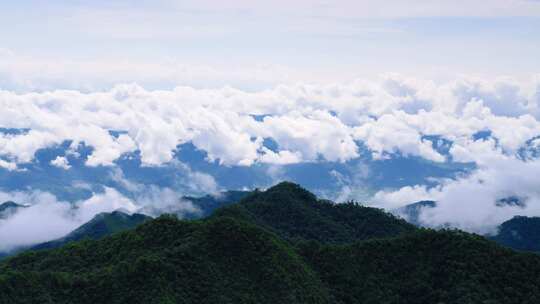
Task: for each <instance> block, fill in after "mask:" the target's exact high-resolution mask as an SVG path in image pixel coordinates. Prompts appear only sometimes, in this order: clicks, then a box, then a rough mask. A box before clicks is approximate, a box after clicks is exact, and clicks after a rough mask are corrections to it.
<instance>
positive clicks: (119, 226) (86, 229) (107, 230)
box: [30, 211, 152, 250]
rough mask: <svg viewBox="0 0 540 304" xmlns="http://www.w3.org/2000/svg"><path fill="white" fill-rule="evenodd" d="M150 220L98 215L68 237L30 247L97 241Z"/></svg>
mask: <svg viewBox="0 0 540 304" xmlns="http://www.w3.org/2000/svg"><path fill="white" fill-rule="evenodd" d="M150 219H152V218H151V217H149V216H146V215H143V214H139V213H135V214H127V213H124V212H122V211H113V212H111V213H100V214H97V215H96V216H94V218H93V219H91V220H90V221H89V222H87V223H85V224H84V225H82V226H80V227H79V228H77V229H75V230H73V231H72V232H70V233H69V234H68V235H66V236H64V237H62V238H60V239H56V240H53V241H50V242H46V243H41V244H38V245H35V246H32V247H31V248H30V249H31V250H38V249H49V248H57V247H60V246H62V245H65V244H67V243H70V242H75V241H80V240H85V239H90V240H97V239H100V238H102V237H105V236H109V235H112V234H114V233H117V232H121V231H125V230H129V229H133V228H135V227H137V226H138V225H140V224H142V223H144V222H146V221H148V220H150Z"/></svg>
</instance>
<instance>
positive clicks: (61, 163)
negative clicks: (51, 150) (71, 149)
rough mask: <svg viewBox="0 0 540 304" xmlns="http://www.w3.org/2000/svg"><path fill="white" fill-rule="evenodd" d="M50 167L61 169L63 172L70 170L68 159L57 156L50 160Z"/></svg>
mask: <svg viewBox="0 0 540 304" xmlns="http://www.w3.org/2000/svg"><path fill="white" fill-rule="evenodd" d="M51 165H52V166H55V167H58V168H62V169H64V170H69V168H71V166H70V165H69V161H68V159H67V158H65V157H63V156H58V157H56V158H55V159H53V160H51Z"/></svg>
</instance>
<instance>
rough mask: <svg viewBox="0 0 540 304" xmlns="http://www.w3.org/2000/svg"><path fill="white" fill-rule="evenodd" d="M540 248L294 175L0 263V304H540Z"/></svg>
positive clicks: (26, 253) (30, 252) (33, 251)
mask: <svg viewBox="0 0 540 304" xmlns="http://www.w3.org/2000/svg"><path fill="white" fill-rule="evenodd" d="M539 302H540V256H539V255H536V254H533V253H524V252H517V251H514V250H511V249H508V248H504V247H502V246H500V245H498V244H496V243H495V242H493V241H492V240H488V239H486V238H484V237H481V236H478V235H474V234H469V233H465V232H462V231H458V230H439V231H436V230H430V229H423V228H416V227H415V226H413V225H411V224H408V223H407V222H405V221H403V220H402V219H399V218H396V217H394V216H393V215H391V214H388V213H386V212H384V211H382V210H379V209H374V208H369V207H364V206H361V205H360V204H357V203H353V202H350V203H346V204H333V203H332V202H329V201H325V200H319V199H317V198H316V197H315V195H313V194H312V193H310V192H308V191H306V190H305V189H303V188H301V187H300V186H298V185H296V184H292V183H281V184H278V185H276V186H274V187H272V188H270V189H268V190H266V191H255V192H253V193H251V194H249V195H247V196H245V197H244V198H242V199H241V200H240V201H239V202H238V203H236V204H232V205H228V206H225V207H223V208H221V209H218V210H216V211H215V212H214V214H213V215H212V216H210V217H208V218H205V219H198V220H178V219H177V218H176V217H174V216H170V215H164V216H161V217H159V218H157V219H154V220H145V221H143V222H142V223H141V224H140V225H138V226H137V227H136V228H135V229H132V230H128V231H122V232H118V233H115V234H113V235H112V236H108V237H105V238H102V239H99V240H88V239H87V240H81V241H76V242H71V243H68V244H67V245H64V246H62V247H60V248H55V249H45V250H31V251H27V252H24V253H22V254H19V255H17V256H15V257H12V258H9V259H6V260H4V261H3V262H2V263H0V303H10V304H11V303H55V304H57V303H373V304H375V303H377V304H380V303H400V304H403V303H404V304H407V303H411V304H412V303H426V304H428V303H429V304H434V303H441V304H442V303H445V304H449V303H456V304H457V303H459V304H467V303H471V304H472V303H475V304H476V303H484V304H488V303H489V304H495V303H500V304H511V303H519V304H526V303H531V304H532V303H539Z"/></svg>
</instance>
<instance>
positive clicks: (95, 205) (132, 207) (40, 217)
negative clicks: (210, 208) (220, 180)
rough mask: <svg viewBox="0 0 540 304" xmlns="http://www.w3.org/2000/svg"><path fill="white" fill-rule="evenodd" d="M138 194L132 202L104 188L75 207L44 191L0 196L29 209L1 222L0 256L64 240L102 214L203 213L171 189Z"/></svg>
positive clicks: (149, 189)
mask: <svg viewBox="0 0 540 304" xmlns="http://www.w3.org/2000/svg"><path fill="white" fill-rule="evenodd" d="M118 178H121V177H118ZM139 190H140V191H139V192H136V193H135V197H134V198H133V199H129V198H127V197H125V196H124V195H122V194H120V193H119V192H118V191H117V190H115V189H113V188H108V187H105V189H104V192H103V193H95V194H94V195H93V196H92V197H90V198H89V199H87V200H82V201H77V202H74V203H69V202H64V201H59V200H58V199H57V198H56V197H55V196H54V195H52V194H50V193H47V192H42V191H25V192H0V202H4V201H8V200H11V201H14V202H17V203H19V204H25V205H28V206H29V207H27V208H22V209H20V210H18V211H17V212H16V213H15V214H14V215H12V216H11V217H8V218H7V219H4V220H0V252H4V251H9V250H12V249H15V248H17V247H21V246H29V245H32V244H36V243H41V242H46V241H50V240H53V239H57V238H60V237H63V236H65V235H66V234H68V233H69V232H71V231H72V230H74V229H75V228H77V227H78V226H80V225H82V224H84V223H86V222H88V221H89V220H90V219H92V218H93V217H94V216H95V215H96V214H98V213H101V212H112V211H115V210H122V211H124V212H129V213H133V212H140V213H145V214H148V215H151V216H157V215H160V214H162V213H175V214H177V215H178V216H180V217H183V216H185V215H188V214H189V215H198V214H199V213H200V210H199V209H198V207H196V206H194V205H193V204H192V203H191V202H189V201H184V200H182V199H181V197H182V195H181V194H180V193H178V192H176V191H174V190H172V189H169V188H159V187H157V186H154V185H151V186H142V185H139Z"/></svg>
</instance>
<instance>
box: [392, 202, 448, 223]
mask: <svg viewBox="0 0 540 304" xmlns="http://www.w3.org/2000/svg"><path fill="white" fill-rule="evenodd" d="M436 206H437V203H436V202H435V201H419V202H416V203H412V204H409V205H406V206H404V207H401V208H398V209H396V210H394V213H396V214H398V215H399V216H401V217H403V218H404V219H405V220H407V221H408V222H409V223H411V224H413V225H416V226H422V224H421V223H420V214H421V213H422V211H423V210H425V209H429V208H435V207H436Z"/></svg>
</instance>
